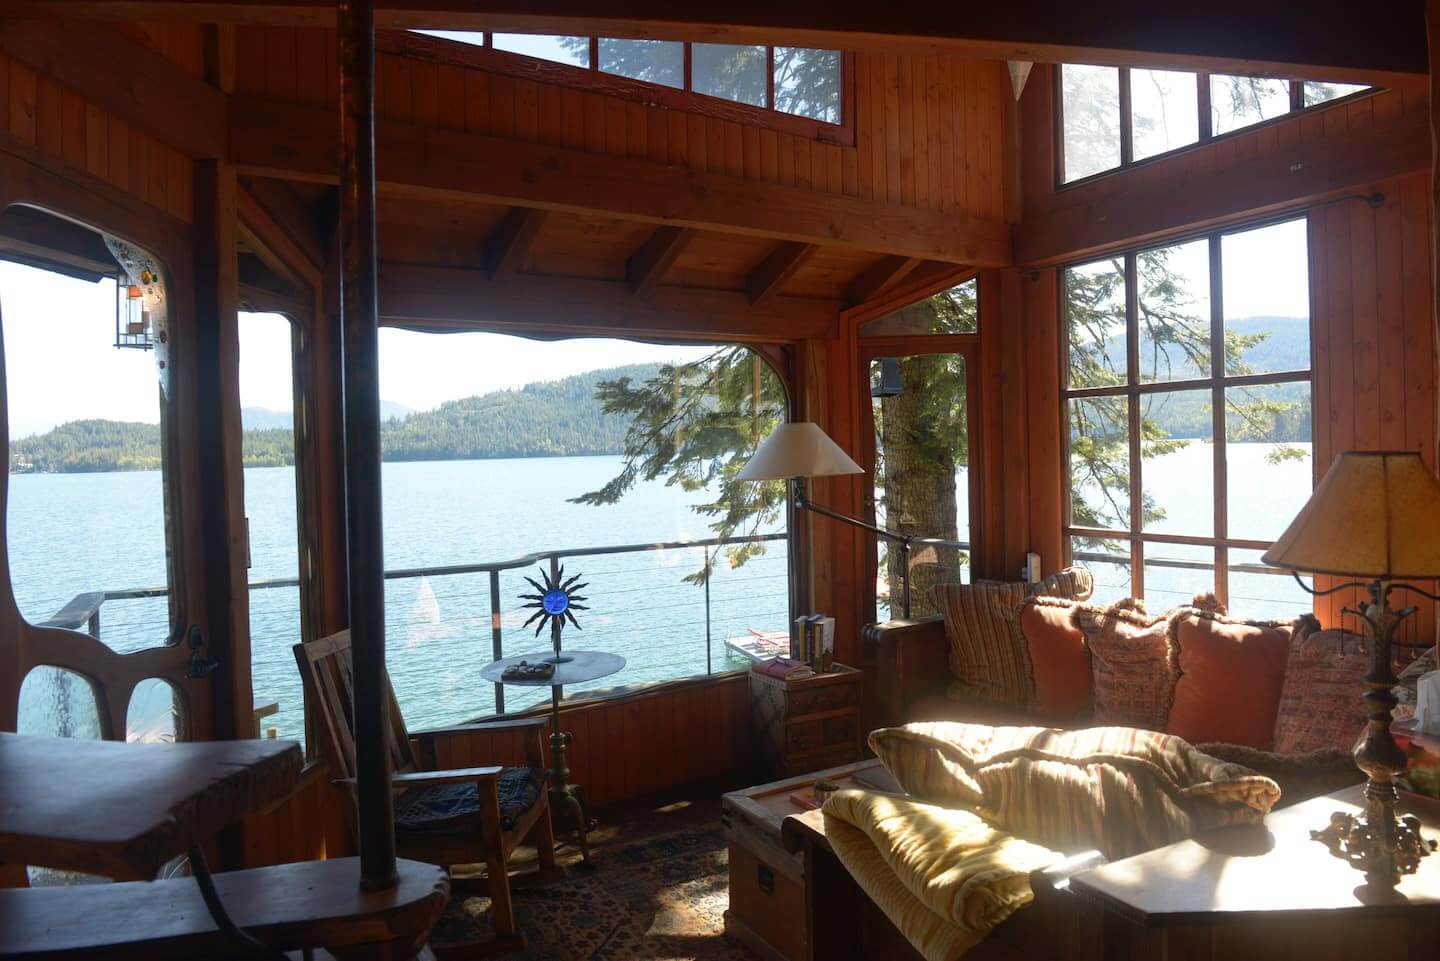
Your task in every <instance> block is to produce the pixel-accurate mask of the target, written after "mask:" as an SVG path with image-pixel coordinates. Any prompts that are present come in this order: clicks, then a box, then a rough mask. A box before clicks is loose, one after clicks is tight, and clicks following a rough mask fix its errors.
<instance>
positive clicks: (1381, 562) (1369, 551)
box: [1261, 451, 1440, 887]
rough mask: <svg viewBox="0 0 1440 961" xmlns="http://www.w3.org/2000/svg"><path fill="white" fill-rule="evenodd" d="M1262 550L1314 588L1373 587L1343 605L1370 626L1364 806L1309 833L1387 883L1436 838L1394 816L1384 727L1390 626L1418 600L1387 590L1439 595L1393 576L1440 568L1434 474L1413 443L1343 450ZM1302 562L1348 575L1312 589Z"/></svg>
mask: <svg viewBox="0 0 1440 961" xmlns="http://www.w3.org/2000/svg"><path fill="white" fill-rule="evenodd" d="M1261 560H1263V561H1264V562H1265V563H1266V564H1269V565H1271V566H1273V567H1283V568H1286V569H1287V570H1289V571H1291V572H1294V573H1295V580H1296V581H1299V583H1300V586H1301V587H1303V588H1304V589H1305V590H1306V591H1308V592H1309V593H1311V594H1314V595H1316V596H1325V595H1328V594H1334V593H1335V592H1336V591H1342V590H1347V589H1349V588H1355V587H1359V588H1363V589H1364V590H1365V591H1366V592H1367V593H1368V594H1369V595H1370V601H1369V603H1368V604H1367V605H1365V608H1364V609H1363V610H1361V609H1359V608H1345V610H1344V613H1347V614H1354V615H1355V616H1357V617H1359V618H1360V619H1361V620H1362V621H1364V622H1365V623H1366V624H1367V625H1369V629H1370V634H1371V643H1370V669H1369V671H1368V672H1367V673H1366V674H1365V678H1364V683H1365V688H1366V690H1365V693H1364V694H1363V698H1364V700H1365V705H1366V708H1367V715H1368V721H1367V724H1366V732H1365V740H1364V741H1363V742H1362V743H1361V744H1360V746H1359V747H1357V748H1356V749H1355V764H1356V766H1357V767H1359V768H1360V770H1361V771H1363V772H1364V773H1365V775H1366V777H1367V778H1368V780H1367V782H1366V784H1365V812H1364V814H1363V815H1361V816H1360V817H1356V816H1354V815H1352V814H1348V813H1344V812H1338V813H1336V814H1333V815H1331V818H1330V825H1329V827H1327V828H1325V829H1324V830H1319V831H1312V832H1311V835H1312V836H1313V837H1314V838H1315V839H1316V840H1317V841H1323V842H1324V843H1325V844H1326V845H1327V846H1328V847H1329V848H1330V851H1331V853H1333V854H1335V855H1336V856H1337V857H1341V858H1344V859H1345V860H1347V861H1349V862H1350V863H1351V864H1353V865H1354V866H1355V867H1357V868H1360V869H1362V870H1364V872H1365V878H1366V881H1367V882H1369V884H1370V885H1372V886H1375V887H1390V886H1393V885H1395V884H1396V883H1397V882H1398V881H1399V879H1400V877H1401V876H1402V875H1406V874H1413V873H1414V872H1415V871H1416V870H1417V869H1418V868H1419V863H1420V859H1421V858H1424V857H1426V856H1428V855H1429V854H1430V853H1431V852H1432V851H1434V850H1435V847H1436V845H1435V842H1434V841H1431V840H1427V839H1426V838H1425V837H1423V836H1422V835H1421V833H1420V822H1419V820H1418V819H1416V818H1414V817H1408V816H1407V817H1405V818H1403V819H1401V820H1398V821H1397V820H1396V817H1395V805H1396V802H1397V801H1398V800H1399V795H1398V793H1397V791H1396V788H1395V779H1396V778H1397V777H1399V776H1400V775H1401V774H1402V773H1404V771H1405V754H1404V752H1403V751H1401V750H1400V747H1399V745H1397V744H1396V743H1395V738H1394V735H1392V734H1391V733H1390V719H1391V712H1392V710H1393V709H1394V707H1395V703H1396V701H1395V694H1394V693H1393V691H1392V690H1391V688H1393V687H1394V686H1395V684H1396V683H1397V681H1396V677H1395V669H1394V665H1393V663H1392V661H1391V650H1392V647H1393V645H1394V643H1395V641H1394V635H1395V628H1396V627H1397V626H1399V624H1400V623H1401V622H1402V621H1404V620H1405V618H1407V617H1409V616H1410V615H1411V614H1413V613H1414V612H1415V608H1413V607H1406V608H1402V609H1401V610H1398V611H1397V610H1394V609H1393V608H1391V607H1390V594H1391V592H1392V591H1410V592H1412V593H1414V594H1419V595H1420V596H1421V597H1427V598H1429V599H1430V600H1440V597H1437V596H1436V595H1434V594H1431V593H1430V592H1429V591H1425V590H1422V589H1420V588H1419V587H1416V586H1415V585H1413V584H1404V583H1397V581H1398V580H1401V579H1404V580H1429V579H1432V578H1435V577H1440V480H1437V479H1436V478H1435V475H1434V474H1432V473H1431V472H1430V470H1429V468H1427V467H1426V466H1425V463H1424V462H1423V461H1422V460H1421V459H1420V455H1419V453H1417V452H1416V451H1349V452H1347V453H1344V454H1341V455H1340V457H1339V458H1338V459H1337V460H1336V461H1335V463H1334V464H1332V465H1331V466H1330V469H1329V470H1328V471H1326V472H1325V476H1324V477H1323V478H1321V480H1320V483H1319V484H1318V485H1317V486H1316V488H1315V491H1314V493H1313V494H1311V495H1310V500H1309V501H1308V502H1307V503H1306V504H1305V506H1304V507H1303V508H1302V509H1301V510H1300V513H1299V514H1297V515H1296V516H1295V519H1294V520H1293V521H1291V522H1290V526H1289V527H1288V528H1286V530H1285V533H1283V534H1281V535H1280V538H1279V540H1277V541H1276V542H1275V543H1274V545H1273V546H1271V548H1270V549H1269V550H1268V551H1266V552H1265V554H1264V556H1263V557H1262V558H1261ZM1299 572H1304V573H1308V574H1328V575H1335V576H1339V577H1350V578H1355V580H1352V581H1347V582H1346V583H1343V584H1340V585H1337V586H1335V587H1331V588H1329V589H1327V590H1323V591H1316V590H1312V589H1311V588H1310V587H1308V586H1307V585H1306V584H1305V582H1304V581H1301V580H1300V575H1299ZM1424 646H1426V647H1428V646H1429V645H1428V644H1426V645H1424Z"/></svg>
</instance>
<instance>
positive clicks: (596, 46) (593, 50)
mask: <svg viewBox="0 0 1440 961" xmlns="http://www.w3.org/2000/svg"><path fill="white" fill-rule="evenodd" d="M590 69H591V70H594V71H595V72H596V73H599V72H600V38H599V37H591V38H590Z"/></svg>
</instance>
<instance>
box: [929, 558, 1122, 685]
mask: <svg viewBox="0 0 1440 961" xmlns="http://www.w3.org/2000/svg"><path fill="white" fill-rule="evenodd" d="M1093 585H1094V580H1093V579H1092V578H1091V576H1090V572H1089V571H1087V570H1085V569H1084V568H1068V569H1066V570H1063V571H1059V572H1057V573H1055V574H1052V575H1051V576H1050V577H1047V578H1045V579H1044V580H1043V581H1038V582H1036V583H1034V584H1026V583H1024V582H1020V581H1016V582H1013V583H1012V582H1003V581H980V582H978V583H975V584H942V585H940V586H939V587H937V588H936V589H935V601H936V604H937V606H938V607H939V608H940V613H941V614H942V615H943V616H944V618H945V633H946V636H947V637H949V639H950V672H951V673H952V674H953V675H954V676H955V684H954V685H952V689H953V692H954V693H955V694H956V695H957V696H959V697H962V698H970V699H976V700H981V701H988V702H991V703H994V704H1009V705H1013V706H1016V707H1029V706H1030V700H1031V697H1032V694H1033V682H1032V681H1031V676H1030V662H1029V657H1028V655H1027V653H1026V650H1025V641H1024V637H1023V636H1022V635H1021V634H1020V626H1019V623H1018V621H1017V620H1016V613H1015V612H1016V608H1017V607H1019V606H1020V602H1021V601H1023V600H1025V598H1027V597H1029V596H1031V595H1032V594H1051V595H1056V596H1064V597H1075V598H1078V599H1082V600H1083V599H1084V598H1086V597H1089V596H1090V591H1091V589H1092V588H1093Z"/></svg>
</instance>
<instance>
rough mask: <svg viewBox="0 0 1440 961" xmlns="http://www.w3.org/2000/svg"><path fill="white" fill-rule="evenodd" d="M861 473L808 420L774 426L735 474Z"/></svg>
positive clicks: (752, 477)
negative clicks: (741, 468)
mask: <svg viewBox="0 0 1440 961" xmlns="http://www.w3.org/2000/svg"><path fill="white" fill-rule="evenodd" d="M863 473H865V471H864V470H863V469H862V468H861V467H860V465H859V464H857V463H855V462H854V461H853V460H851V459H850V456H849V455H848V454H846V453H845V452H844V451H843V450H841V449H840V445H838V444H836V443H835V442H834V441H833V440H831V439H830V437H829V435H827V434H826V433H825V432H824V431H823V430H821V429H820V428H819V427H817V426H815V425H814V424H812V423H810V422H809V421H802V422H800V423H796V424H781V425H780V426H779V427H777V428H776V429H775V433H773V434H771V435H770V436H769V437H767V438H765V442H764V443H763V444H761V445H760V449H759V450H757V451H756V452H755V456H754V457H751V458H750V462H749V463H748V464H746V465H745V468H744V470H742V471H740V473H739V474H738V475H737V477H738V479H739V480H745V481H767V480H781V479H787V480H788V479H789V478H792V477H829V476H832V475H835V474H863Z"/></svg>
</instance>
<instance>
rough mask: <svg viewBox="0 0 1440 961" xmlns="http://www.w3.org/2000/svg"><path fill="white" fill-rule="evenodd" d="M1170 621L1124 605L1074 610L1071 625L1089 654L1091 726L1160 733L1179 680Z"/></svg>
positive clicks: (1084, 607) (1164, 617)
mask: <svg viewBox="0 0 1440 961" xmlns="http://www.w3.org/2000/svg"><path fill="white" fill-rule="evenodd" d="M1169 620H1170V619H1169V617H1166V616H1162V617H1151V616H1149V615H1147V614H1144V613H1142V612H1140V611H1137V610H1134V609H1133V605H1130V604H1127V603H1125V602H1121V603H1118V604H1112V605H1111V606H1110V607H1089V606H1082V607H1077V608H1076V609H1075V624H1076V626H1077V627H1079V628H1080V630H1081V631H1083V632H1084V634H1085V643H1086V646H1088V647H1089V648H1090V678H1091V681H1092V683H1093V684H1094V687H1095V713H1094V718H1093V720H1094V723H1095V724H1099V725H1108V724H1120V725H1124V726H1126V727H1143V728H1148V729H1150V730H1152V731H1163V730H1165V721H1166V719H1167V718H1168V717H1169V716H1170V704H1171V700H1172V699H1173V697H1174V695H1175V682H1176V680H1177V679H1178V678H1179V665H1178V663H1177V661H1176V657H1175V650H1174V648H1173V647H1172V645H1171V642H1170V632H1169V626H1170V625H1169Z"/></svg>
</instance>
